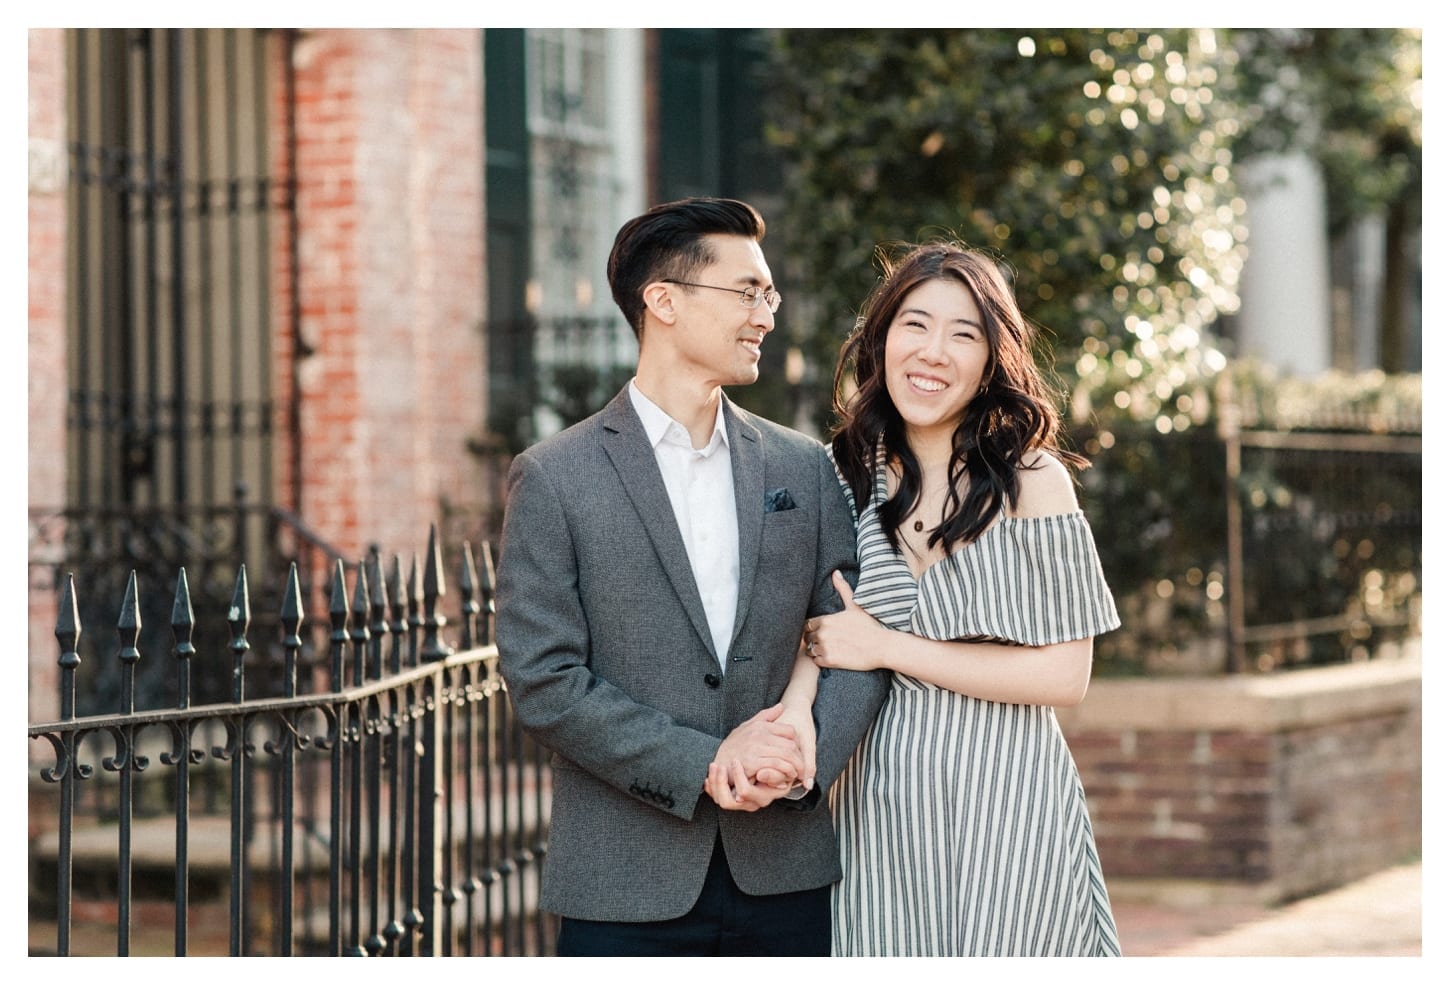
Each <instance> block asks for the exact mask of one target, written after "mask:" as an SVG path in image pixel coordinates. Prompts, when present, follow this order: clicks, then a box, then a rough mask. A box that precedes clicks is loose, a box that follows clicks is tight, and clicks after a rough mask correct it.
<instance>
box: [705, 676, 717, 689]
mask: <svg viewBox="0 0 1450 985" xmlns="http://www.w3.org/2000/svg"><path fill="white" fill-rule="evenodd" d="M705 686H706V687H708V688H710V689H711V690H712V691H713V690H714V689H715V688H717V687H719V686H720V675H719V674H706V675H705Z"/></svg>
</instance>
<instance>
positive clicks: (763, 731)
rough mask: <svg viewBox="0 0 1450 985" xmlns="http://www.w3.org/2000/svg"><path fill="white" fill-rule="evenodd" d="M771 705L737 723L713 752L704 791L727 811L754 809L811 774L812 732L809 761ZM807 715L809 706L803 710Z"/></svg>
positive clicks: (792, 730)
mask: <svg viewBox="0 0 1450 985" xmlns="http://www.w3.org/2000/svg"><path fill="white" fill-rule="evenodd" d="M784 714H785V706H784V705H783V704H775V705H772V706H771V707H769V708H766V709H764V710H763V711H760V712H757V713H756V714H755V715H754V716H753V717H751V718H749V719H747V720H746V721H744V722H742V723H741V724H740V725H739V726H737V727H736V728H735V730H734V731H732V732H731V733H730V734H729V735H727V736H726V737H725V739H724V741H723V742H721V743H720V748H719V750H717V751H716V753H715V761H714V762H712V763H711V764H710V769H709V773H708V775H707V776H706V778H705V792H706V793H708V794H709V795H710V798H711V799H712V800H714V801H715V803H716V804H718V805H719V806H720V808H721V809H722V810H727V811H758V810H760V809H761V808H762V807H766V806H768V805H770V804H771V803H772V802H773V801H775V800H777V799H779V798H780V797H783V796H785V795H786V793H788V792H789V791H790V788H791V786H792V785H793V784H794V783H795V781H796V780H797V779H798V778H802V779H803V778H804V777H806V776H810V777H811V778H812V779H814V776H815V769H816V765H815V730H814V729H812V730H811V737H810V747H811V753H810V757H809V760H807V758H806V757H805V756H804V755H803V754H802V753H801V749H800V747H799V746H798V745H797V742H796V737H797V730H796V728H795V726H794V725H792V724H790V722H789V721H788V720H783V718H782V716H783V715H784ZM806 715H807V716H808V717H809V715H810V710H809V709H807V710H806Z"/></svg>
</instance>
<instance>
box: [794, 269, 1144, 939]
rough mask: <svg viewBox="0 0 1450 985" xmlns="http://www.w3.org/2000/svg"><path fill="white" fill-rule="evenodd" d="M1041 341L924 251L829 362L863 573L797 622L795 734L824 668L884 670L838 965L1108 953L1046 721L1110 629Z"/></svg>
mask: <svg viewBox="0 0 1450 985" xmlns="http://www.w3.org/2000/svg"><path fill="white" fill-rule="evenodd" d="M1032 343H1033V337H1032V332H1031V330H1030V328H1029V326H1028V325H1027V323H1026V322H1025V321H1024V319H1023V317H1022V314H1021V312H1020V311H1019V310H1018V308H1017V306H1016V304H1015V302H1014V300H1013V298H1012V293H1011V291H1010V289H1009V288H1008V286H1007V283H1006V281H1005V280H1004V279H1003V277H1002V274H1001V273H1000V272H999V271H998V269H997V266H996V264H995V263H994V262H993V260H991V259H990V258H989V257H987V256H985V255H984V254H981V253H978V252H974V251H971V250H968V249H964V248H962V247H960V246H957V245H955V244H931V245H926V246H921V247H917V248H916V249H914V250H912V251H911V252H910V253H909V254H908V255H907V256H905V257H904V258H903V259H902V260H901V261H900V262H899V263H896V264H895V265H891V264H889V263H888V264H887V266H886V277H885V279H884V280H883V282H882V283H881V284H880V285H879V286H878V288H877V289H876V291H875V292H874V293H873V294H872V295H871V297H870V298H869V299H868V300H867V302H866V305H865V309H864V312H863V317H862V319H861V321H860V322H859V323H858V329H857V331H856V332H855V333H854V334H853V335H852V336H851V338H850V339H849V340H848V341H847V342H846V345H845V347H844V349H843V350H842V352H841V358H840V361H839V363H838V364H837V367H836V392H837V394H838V397H837V408H836V409H837V411H838V413H839V414H840V417H841V423H840V425H839V427H838V429H837V432H836V434H835V436H834V438H833V440H832V446H831V451H832V453H833V456H834V458H835V461H836V467H837V469H838V470H839V472H840V474H841V478H842V484H843V486H844V487H846V489H847V490H848V492H849V498H850V499H851V501H852V508H853V509H854V510H855V511H856V513H857V520H858V525H859V528H858V547H859V551H860V564H861V574H860V580H859V584H858V585H857V587H856V590H855V592H854V593H853V592H852V591H851V589H850V587H849V585H848V584H847V583H846V582H845V580H844V579H842V578H841V576H840V575H839V574H836V575H835V579H836V585H837V589H838V590H839V591H840V592H841V595H842V598H843V599H845V600H846V608H845V610H844V611H843V612H840V613H838V614H836V615H830V616H825V617H820V618H816V619H812V620H811V621H810V622H809V623H807V625H806V632H805V637H804V638H805V644H806V646H805V649H804V651H803V656H802V659H801V660H800V661H799V662H798V666H797V674H796V677H795V678H793V680H792V684H791V687H790V689H789V691H788V693H787V695H786V700H787V703H788V706H789V708H788V712H787V716H786V717H787V719H788V720H792V721H796V722H799V721H801V719H802V716H803V714H804V712H803V706H802V704H801V703H802V702H808V701H809V699H810V698H811V697H812V695H813V692H814V683H815V674H817V673H818V672H819V670H820V669H823V668H843V669H849V670H874V669H885V670H888V671H891V672H892V673H891V679H892V683H891V691H890V694H889V696H888V697H887V699H886V704H885V705H884V706H883V707H882V709H881V712H880V714H879V715H878V717H877V719H876V722H875V724H874V725H873V726H872V727H871V730H870V731H869V732H868V733H867V735H866V737H865V739H863V740H862V744H861V746H860V747H859V748H858V750H857V752H856V756H855V758H854V759H853V761H852V763H851V765H850V766H849V767H848V768H847V770H846V772H845V773H844V774H843V775H842V777H841V779H840V780H839V781H837V783H836V784H835V786H834V789H833V790H832V793H831V797H832V807H833V810H834V812H835V817H836V822H837V826H838V835H839V840H840V845H841V858H842V865H843V868H844V870H845V876H844V878H843V880H842V881H841V882H840V883H839V884H838V885H837V886H836V888H835V890H834V893H833V909H834V913H833V917H834V924H835V926H834V931H833V934H834V941H833V952H834V953H837V954H910V955H946V954H963V955H965V954H971V955H1021V954H1042V955H1083V954H1101V955H1109V954H1110V955H1116V954H1119V953H1120V950H1119V946H1118V939H1117V929H1116V926H1115V925H1114V922H1113V917H1112V912H1111V909H1110V907H1109V903H1108V896H1107V892H1106V889H1105V887H1104V884H1103V877H1102V870H1101V866H1100V864H1099V862H1098V856H1097V849H1096V847H1095V845H1094V843H1093V835H1092V826H1091V824H1090V822H1089V819H1088V813H1087V806H1086V802H1085V800H1084V796H1083V790H1082V783H1081V781H1080V779H1079V777H1078V773H1077V767H1076V766H1075V764H1074V763H1073V760H1072V756H1071V754H1070V753H1069V751H1068V748H1067V744H1066V742H1065V741H1064V739H1063V736H1062V733H1061V732H1060V731H1059V729H1058V727H1057V720H1056V718H1055V717H1054V715H1053V711H1052V708H1053V706H1054V705H1073V704H1076V703H1078V702H1079V701H1081V700H1082V697H1083V694H1084V692H1085V691H1086V689H1087V684H1088V678H1089V675H1090V673H1091V668H1092V645H1093V637H1094V636H1095V635H1096V634H1098V633H1103V632H1107V631H1108V630H1111V629H1114V628H1116V627H1117V626H1118V616H1117V611H1116V609H1115V607H1114V605H1113V600H1112V596H1111V594H1110V593H1109V590H1108V587H1107V584H1106V583H1105V581H1104V579H1103V575H1102V567H1101V564H1100V563H1099V561H1098V557H1097V552H1096V549H1095V547H1094V544H1093V538H1092V533H1091V531H1090V530H1089V528H1088V524H1087V521H1086V519H1085V518H1084V516H1083V514H1082V512H1081V510H1080V509H1079V508H1078V504H1077V499H1076V495H1075V494H1074V491H1073V484H1072V479H1071V477H1070V475H1069V472H1068V468H1067V466H1073V467H1081V466H1083V465H1085V464H1086V462H1085V461H1084V460H1083V459H1082V458H1081V457H1080V456H1078V455H1075V454H1073V453H1071V452H1068V451H1065V450H1063V449H1061V448H1059V447H1058V446H1057V443H1056V437H1057V430H1058V414H1057V411H1056V410H1055V409H1054V407H1053V404H1052V402H1051V400H1050V398H1049V391H1048V388H1047V386H1046V385H1045V383H1044V381H1043V379H1042V377H1041V376H1040V375H1039V373H1038V370H1037V368H1036V366H1035V365H1034V363H1033V358H1032ZM848 369H853V370H854V375H853V379H854V382H855V384H856V387H855V390H854V392H853V393H852V394H851V395H850V396H849V397H848V398H846V399H845V400H844V401H842V399H841V397H840V396H839V395H840V394H841V392H842V386H841V384H842V382H843V379H844V377H845V374H846V373H847V371H848ZM804 707H808V705H805V706H804ZM807 720H808V719H807Z"/></svg>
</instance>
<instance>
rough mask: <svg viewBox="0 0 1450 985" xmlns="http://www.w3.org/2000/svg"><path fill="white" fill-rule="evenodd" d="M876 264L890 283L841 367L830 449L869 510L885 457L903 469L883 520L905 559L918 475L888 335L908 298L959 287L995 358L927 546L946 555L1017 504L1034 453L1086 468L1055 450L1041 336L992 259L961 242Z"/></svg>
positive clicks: (1054, 417) (869, 309)
mask: <svg viewBox="0 0 1450 985" xmlns="http://www.w3.org/2000/svg"><path fill="white" fill-rule="evenodd" d="M877 256H878V259H879V262H880V263H881V266H882V269H883V272H884V277H883V279H882V280H881V282H880V283H879V284H878V285H877V287H876V289H875V290H874V291H872V292H871V295H870V296H869V297H868V298H867V299H866V303H865V305H863V307H862V310H861V317H860V318H859V319H858V320H857V322H856V329H855V331H853V332H852V333H851V336H850V338H848V339H847V340H846V343H845V345H844V346H843V347H842V349H841V354H840V357H839V359H838V360H837V362H836V375H835V402H834V406H835V412H836V415H837V417H838V418H839V423H838V424H837V426H836V428H835V433H834V434H833V436H832V439H831V447H832V451H833V452H834V454H835V459H836V465H837V467H838V468H839V469H840V471H841V474H842V476H843V477H844V478H845V480H846V482H847V484H848V485H849V486H850V487H851V492H852V493H853V494H854V495H855V497H856V502H857V503H858V504H861V505H862V506H863V507H864V505H865V503H866V502H867V501H868V500H869V499H870V497H871V492H872V483H873V481H874V477H875V471H876V466H877V464H878V458H877V456H878V454H879V453H880V452H882V451H884V453H885V456H886V461H888V462H893V463H896V464H897V466H898V467H899V468H900V472H901V481H900V483H899V484H898V485H897V488H896V492H895V493H894V494H893V495H892V496H891V497H890V498H889V499H888V500H887V501H886V502H885V503H884V504H882V507H881V514H880V515H881V526H882V527H883V528H884V529H885V531H886V536H887V538H888V539H889V540H890V541H891V544H892V546H893V547H897V548H898V549H899V541H898V537H897V528H898V527H899V526H900V525H901V523H902V522H903V521H904V520H905V519H906V517H907V516H908V515H909V514H910V513H911V511H912V510H913V509H914V508H915V507H916V504H917V499H918V497H919V496H920V495H921V487H922V470H921V464H920V463H919V462H918V461H917V459H916V456H915V455H914V454H913V453H912V450H911V447H910V445H909V444H908V443H907V440H906V428H905V424H904V422H903V421H902V419H901V414H900V413H899V412H898V411H897V409H896V406H895V404H894V403H893V402H892V400H891V394H890V393H889V392H888V391H887V389H886V365H885V363H886V333H887V331H888V330H889V329H890V327H891V323H892V321H894V320H895V318H896V313H897V311H898V309H899V308H900V307H901V303H902V301H903V299H905V297H906V295H907V294H909V293H910V292H911V291H912V290H913V289H915V288H916V287H917V286H919V285H921V284H922V283H924V282H926V281H930V280H934V279H942V280H954V281H956V282H958V283H960V284H961V285H962V286H963V287H965V288H966V289H967V290H968V291H969V292H971V295H972V298H973V300H975V301H976V303H977V307H978V309H980V311H981V313H982V318H983V321H984V322H985V325H984V326H983V327H984V329H985V331H986V337H987V344H988V346H989V349H990V355H989V356H988V359H987V366H986V369H985V370H984V371H983V382H984V388H983V390H982V392H981V393H979V394H978V395H977V396H976V397H974V398H973V399H972V401H971V402H970V403H969V404H968V405H967V408H966V411H965V412H964V413H963V415H962V419H961V421H960V422H959V423H958V424H957V428H956V431H955V433H954V434H953V437H952V445H953V449H952V460H951V463H950V464H949V466H948V476H949V478H950V484H949V487H948V488H949V492H948V495H947V499H946V501H945V503H944V505H943V509H942V522H941V524H940V525H939V526H937V527H936V528H935V529H933V530H932V532H931V535H930V537H929V538H928V541H927V543H928V546H934V545H936V544H937V543H940V544H942V548H943V550H945V551H947V552H950V551H951V550H952V548H953V547H954V546H956V545H957V544H965V543H970V542H971V541H973V540H975V539H976V538H977V537H978V536H980V535H981V533H982V531H984V530H986V529H987V527H988V526H989V525H990V524H991V522H992V520H993V518H994V517H995V516H996V515H997V513H998V512H999V511H1000V510H1001V509H1002V507H1003V505H1004V504H1009V505H1010V504H1013V503H1015V502H1016V501H1017V496H1018V492H1019V490H1020V488H1021V483H1020V480H1019V477H1018V474H1017V470H1018V468H1019V467H1020V465H1021V463H1022V461H1023V460H1024V458H1025V457H1026V456H1027V455H1028V453H1029V452H1031V451H1033V450H1034V449H1042V450H1044V451H1047V452H1049V453H1051V454H1053V455H1055V456H1056V457H1057V458H1058V459H1059V460H1061V461H1062V462H1063V463H1064V464H1065V465H1068V466H1070V467H1072V468H1082V467H1084V466H1086V465H1087V460H1086V459H1085V458H1083V457H1082V456H1081V455H1077V454H1075V453H1073V452H1070V451H1067V450H1065V449H1063V448H1061V447H1059V445H1058V430H1059V426H1060V417H1059V414H1058V411H1057V404H1056V400H1055V399H1054V398H1055V397H1057V396H1058V395H1057V394H1055V393H1053V391H1052V389H1051V388H1050V387H1049V385H1048V383H1047V380H1046V378H1045V377H1044V375H1043V373H1042V372H1041V371H1040V370H1039V369H1038V367H1037V364H1036V362H1035V361H1034V359H1033V347H1034V346H1035V345H1036V344H1037V336H1036V333H1035V332H1034V330H1033V328H1032V327H1031V326H1030V325H1029V324H1028V323H1027V321H1026V319H1024V318H1023V316H1022V312H1021V311H1020V310H1019V309H1018V307H1017V302H1016V301H1015V299H1014V298H1013V296H1012V291H1011V289H1010V288H1009V287H1008V286H1007V281H1006V279H1005V278H1004V277H1003V275H1002V272H1001V271H1000V270H999V269H998V266H997V262H996V261H995V260H994V259H993V258H992V257H990V256H989V255H987V254H985V253H983V252H981V251H978V250H974V249H971V248H968V247H965V246H962V245H961V244H959V243H955V242H933V243H927V244H924V245H921V246H915V247H910V248H909V252H907V253H905V255H904V256H901V257H900V258H899V259H896V260H893V259H892V258H891V257H890V255H889V254H888V253H887V251H886V250H884V249H880V250H878V251H877ZM847 374H851V377H852V379H853V380H854V382H855V390H854V392H853V393H851V394H850V395H849V397H847V396H844V392H845V390H844V387H843V383H844V382H845V380H846V377H847ZM963 477H965V479H966V481H965V482H963V481H962V479H963ZM964 493H965V494H964Z"/></svg>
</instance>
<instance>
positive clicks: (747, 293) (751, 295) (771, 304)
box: [665, 278, 780, 315]
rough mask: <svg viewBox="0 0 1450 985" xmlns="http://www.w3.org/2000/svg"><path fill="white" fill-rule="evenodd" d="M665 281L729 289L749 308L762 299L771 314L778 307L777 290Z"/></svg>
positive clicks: (666, 280)
mask: <svg viewBox="0 0 1450 985" xmlns="http://www.w3.org/2000/svg"><path fill="white" fill-rule="evenodd" d="M665 283H666V284H679V285H680V286H681V287H705V288H709V289H710V290H712V291H729V292H730V293H731V294H738V295H740V304H741V305H742V306H744V307H746V308H750V309H751V310H754V309H756V308H758V307H760V302H762V301H764V302H765V306H766V307H767V308H769V309H770V313H771V314H772V315H773V314H775V313H776V311H778V310H779V309H780V292H779V291H762V290H761V289H760V288H758V287H745V288H740V287H716V286H714V285H713V284H691V283H690V282H689V281H687V280H670V279H668V278H666V279H665Z"/></svg>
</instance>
